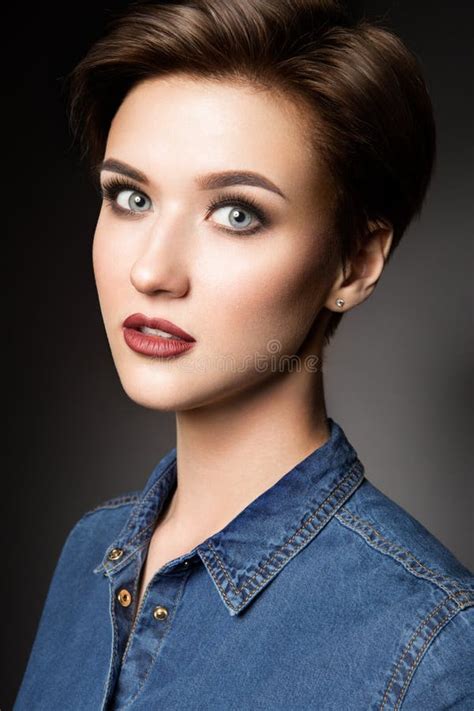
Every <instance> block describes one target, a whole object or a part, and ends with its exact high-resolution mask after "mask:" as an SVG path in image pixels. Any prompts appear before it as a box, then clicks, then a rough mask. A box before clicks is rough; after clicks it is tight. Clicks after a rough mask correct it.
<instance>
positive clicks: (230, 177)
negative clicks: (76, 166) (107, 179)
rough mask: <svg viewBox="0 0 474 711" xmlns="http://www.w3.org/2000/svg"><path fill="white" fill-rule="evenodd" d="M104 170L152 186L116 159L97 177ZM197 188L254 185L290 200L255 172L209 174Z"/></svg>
mask: <svg viewBox="0 0 474 711" xmlns="http://www.w3.org/2000/svg"><path fill="white" fill-rule="evenodd" d="M103 170H109V171H112V172H114V173H120V174H121V175H126V176H127V177H128V178H131V179H132V180H137V181H138V182H139V183H143V185H150V181H149V179H148V178H147V176H146V175H145V173H142V171H141V170H137V168H133V167H132V166H131V165H128V164H127V163H124V162H123V161H121V160H117V159H116V158H107V160H104V161H102V163H99V165H98V166H97V168H96V171H95V172H96V176H98V175H100V173H101V172H102V171H103ZM195 182H196V184H197V186H198V187H199V188H200V189H201V190H216V189H217V188H225V187H228V186H230V185H253V186H256V187H258V188H265V190H270V191H271V192H273V193H277V195H280V196H281V197H282V198H284V199H285V200H288V198H287V196H286V195H285V194H284V193H283V192H282V191H281V190H280V188H279V187H278V186H277V185H275V183H273V182H272V181H271V180H269V179H268V178H266V177H265V176H264V175H261V173H256V172H254V171H249V170H245V171H240V170H239V171H238V170H225V171H222V172H217V173H208V174H207V175H199V176H197V178H196V180H195Z"/></svg>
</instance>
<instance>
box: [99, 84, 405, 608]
mask: <svg viewBox="0 0 474 711" xmlns="http://www.w3.org/2000/svg"><path fill="white" fill-rule="evenodd" d="M301 115H302V114H301V109H299V110H297V108H296V107H295V105H294V103H292V102H291V101H290V100H288V101H286V100H284V99H283V98H282V97H281V96H277V95H276V93H275V94H272V93H269V92H263V91H256V90H255V89H254V88H253V87H251V86H249V85H245V84H236V83H235V82H230V81H229V82H224V81H222V80H221V81H219V82H217V81H204V80H196V79H193V78H191V77H189V76H183V75H181V76H167V77H163V78H154V79H151V80H147V81H146V82H143V83H141V84H139V85H137V86H135V87H134V88H133V89H132V91H131V92H130V93H129V94H128V95H127V97H126V98H125V100H124V102H123V103H122V104H121V106H120V108H119V110H118V112H117V113H116V115H115V117H114V120H113V122H112V124H111V127H110V131H109V134H108V139H107V145H106V150H105V155H104V159H110V158H113V159H115V160H119V161H122V162H124V163H126V164H128V165H129V166H132V167H133V168H135V169H138V170H140V171H141V172H142V173H144V174H145V175H146V176H147V178H148V183H149V184H148V185H145V184H143V183H141V182H137V181H132V182H133V183H134V184H136V185H137V189H138V191H139V193H138V194H139V195H140V196H143V197H144V198H145V202H144V205H143V201H142V207H141V208H140V210H141V211H140V213H139V214H137V215H134V216H127V215H118V214H116V213H115V212H114V211H113V210H112V209H111V206H110V205H109V204H106V202H103V204H102V208H101V211H100V215H99V218H98V222H97V226H96V230H95V234H94V241H93V266H94V274H95V279H96V285H97V290H98V295H99V302H100V308H101V312H102V317H103V320H104V325H105V329H106V334H107V338H108V341H109V345H110V349H111V353H112V356H113V359H114V363H115V365H116V368H117V372H118V375H119V378H120V381H121V384H122V386H123V388H124V390H125V391H126V393H127V394H128V396H129V397H130V398H131V399H132V400H134V401H135V402H136V403H138V404H140V405H142V406H144V407H147V408H150V409H153V410H162V411H172V412H174V413H175V418H176V449H177V472H178V474H177V488H176V491H175V493H174V495H173V496H172V497H171V498H170V501H169V502H168V505H167V506H166V508H165V510H164V511H163V512H162V515H161V516H160V519H159V520H158V522H157V525H156V527H155V530H154V533H153V536H152V539H151V541H150V545H149V549H148V554H147V558H146V561H145V564H144V566H143V570H142V575H141V581H140V590H139V596H138V601H137V602H138V603H140V602H141V600H142V597H143V594H144V591H145V590H146V587H147V585H148V583H149V582H150V580H151V579H152V578H153V576H154V575H155V573H156V572H157V570H159V569H160V568H161V567H162V566H163V565H164V564H165V563H166V562H168V561H169V560H172V559H174V558H176V557H178V556H180V555H183V554H184V553H186V552H188V551H189V550H191V549H192V548H194V547H195V546H196V545H197V544H199V543H200V542H202V541H203V540H205V539H206V538H208V537H209V536H211V535H213V534H214V533H216V532H217V531H219V530H221V529H222V528H224V527H225V526H226V524H227V523H229V522H230V521H231V520H232V519H233V518H235V516H237V514H238V513H239V512H240V511H242V510H243V509H244V508H245V507H246V506H248V504H249V503H251V502H252V501H253V500H254V499H256V498H257V497H258V496H259V495H260V494H262V493H263V492H264V491H266V490H267V489H269V488H270V487H271V486H272V485H273V484H275V483H276V482H277V481H278V480H279V479H280V478H281V477H282V476H283V475H284V474H285V473H287V472H288V471H289V470H290V469H291V468H293V467H294V466H295V465H296V464H297V463H298V462H300V461H301V460H302V459H304V458H305V457H306V456H307V455H309V454H310V453H311V452H312V451H314V450H315V449H316V448H317V447H319V446H321V445H322V444H324V443H325V442H326V441H327V439H328V438H329V431H328V428H327V424H326V417H327V413H326V406H325V399H324V387H323V377H322V372H321V370H320V368H312V369H311V368H307V367H304V364H305V363H306V362H307V361H306V360H305V358H306V357H307V356H309V355H312V356H316V357H321V356H322V349H323V332H324V327H325V325H326V324H327V320H328V318H329V316H330V315H331V312H334V311H341V310H343V311H348V310H350V309H351V308H354V307H355V306H357V305H358V304H361V303H362V302H363V301H365V300H366V299H367V298H368V297H369V296H370V294H371V293H372V292H373V290H374V288H375V286H376V283H377V281H378V279H379V277H380V275H381V273H382V270H383V268H384V264H385V261H386V258H387V255H388V252H389V249H390V244H391V241H392V235H393V233H392V230H391V228H390V226H389V225H381V226H378V227H377V228H374V227H372V234H371V237H370V239H369V240H368V241H367V243H366V244H365V245H364V247H363V248H361V250H360V251H359V253H358V254H357V255H355V257H354V258H353V259H352V260H351V263H350V265H349V269H347V268H346V277H345V276H344V274H343V271H342V263H340V261H339V260H338V259H337V255H336V256H334V255H333V253H332V252H330V251H329V250H328V244H329V239H330V235H331V229H332V222H331V218H332V212H331V208H332V206H333V187H332V186H331V184H330V181H329V180H328V176H327V175H326V172H325V171H324V168H323V166H322V165H320V164H319V163H318V161H317V156H315V155H314V154H313V153H312V151H311V150H310V147H309V145H308V142H307V135H308V134H307V130H305V126H304V124H303V120H302V119H301ZM228 170H239V171H243V170H245V171H255V172H257V173H259V174H261V175H263V176H265V177H266V178H268V179H269V180H270V181H272V183H273V184H274V185H276V186H277V187H278V189H279V190H281V192H282V193H283V194H284V196H285V197H282V196H281V195H279V194H277V193H275V192H273V191H270V190H267V189H265V188H263V187H260V186H259V187H257V186H250V185H238V186H235V187H226V188H221V189H220V190H215V189H210V190H203V189H200V188H199V187H198V186H197V185H196V183H195V179H196V177H197V176H201V175H205V174H208V173H211V172H220V171H228ZM115 172H116V171H114V172H112V171H111V170H103V171H102V172H101V182H102V183H104V182H105V181H106V180H107V179H110V178H113V177H114V173H115ZM115 177H116V176H115ZM236 191H237V192H238V193H240V194H244V195H245V196H248V197H250V198H253V199H254V201H255V202H256V203H257V204H258V206H259V207H260V208H261V209H262V210H263V211H264V213H265V214H266V215H267V218H268V224H267V225H266V226H265V227H264V228H263V229H260V231H257V232H255V233H254V234H253V235H246V236H244V235H241V234H239V230H240V229H241V228H240V227H239V223H236V222H235V221H232V219H231V217H230V215H231V213H232V211H233V209H235V208H233V207H232V206H228V205H227V206H224V207H217V208H214V210H213V212H211V213H208V212H207V210H206V207H207V204H208V201H209V199H211V198H215V197H216V194H217V193H218V192H219V194H224V195H232V194H233V193H235V192H236ZM132 196H134V193H133V192H132V191H130V190H128V191H127V190H122V192H121V193H120V195H119V196H118V197H117V199H116V202H118V203H119V206H120V207H123V208H124V209H127V208H128V209H130V207H132V208H134V205H135V204H136V203H132V201H131V200H130V198H131V197H132ZM237 208H238V209H239V210H243V215H241V217H244V218H245V226H246V227H247V228H248V225H250V227H256V226H258V225H259V219H258V217H257V216H256V215H255V214H253V213H252V212H251V211H250V212H249V210H248V209H247V208H243V207H239V206H237ZM224 229H227V230H229V231H227V232H226V231H224ZM339 297H342V298H343V299H344V300H345V305H344V307H343V308H342V309H340V308H339V307H338V306H337V305H336V299H337V298H339ZM135 312H141V313H143V314H146V315H148V316H157V317H162V318H166V319H168V320H169V321H172V322H173V323H175V324H176V325H178V326H179V327H181V328H183V329H184V330H185V331H187V332H188V333H190V334H191V335H192V336H193V337H194V338H195V339H196V343H195V344H194V347H193V349H192V350H191V351H189V352H188V353H185V354H184V355H181V356H180V357H179V358H171V359H164V358H158V359H156V358H150V357H148V356H144V355H141V354H137V353H135V352H134V351H132V350H131V349H130V348H129V347H128V345H127V344H126V343H125V341H124V339H123V335H122V323H123V320H124V319H125V318H126V317H127V316H128V315H130V314H132V313H135ZM275 342H276V343H277V345H278V351H277V354H276V356H277V361H276V362H277V363H278V358H279V357H281V356H282V355H290V356H291V355H296V356H297V357H298V358H299V360H300V362H301V364H302V367H300V368H299V369H298V368H294V367H293V368H291V369H289V370H288V371H287V372H281V370H280V369H279V368H278V367H272V366H271V364H270V363H271V361H270V359H271V355H272V353H273V354H274V351H270V352H269V348H268V344H269V343H272V344H273V345H274V344H275ZM256 355H258V356H260V363H261V362H262V361H263V362H266V363H267V364H268V367H267V369H265V368H262V367H261V365H260V366H258V367H256V360H255V356H256ZM218 357H221V359H223V360H224V361H225V362H231V363H234V364H235V365H234V367H231V366H229V367H227V368H218V367H216V365H215V363H217V362H218V361H217V358H218ZM226 358H227V361H226V360H225V359H226ZM197 362H199V363H201V367H196V363H197ZM221 362H222V361H221ZM272 362H273V363H275V354H274V355H273V361H272ZM314 362H317V361H316V360H315V359H313V363H314ZM202 364H204V367H202Z"/></svg>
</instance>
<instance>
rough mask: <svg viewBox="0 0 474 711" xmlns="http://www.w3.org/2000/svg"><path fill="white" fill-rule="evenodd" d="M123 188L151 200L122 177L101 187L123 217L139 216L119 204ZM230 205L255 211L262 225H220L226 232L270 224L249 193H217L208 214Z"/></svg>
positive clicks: (244, 232) (245, 232)
mask: <svg viewBox="0 0 474 711" xmlns="http://www.w3.org/2000/svg"><path fill="white" fill-rule="evenodd" d="M123 190H133V192H137V193H140V194H141V195H144V196H145V197H146V198H147V200H150V198H149V197H148V196H147V195H146V193H144V192H143V191H142V190H141V189H140V188H138V187H137V186H136V185H134V184H133V183H131V182H129V181H127V180H122V179H120V178H111V179H110V180H108V181H106V182H104V183H103V185H102V186H100V189H99V191H100V194H101V196H102V198H103V199H104V200H105V201H106V202H107V203H108V204H109V205H110V207H111V208H112V210H113V211H114V212H115V213H116V214H118V215H120V216H121V217H123V216H128V217H131V218H132V219H134V218H136V217H139V216H140V213H139V212H136V211H135V210H125V209H124V208H122V207H118V206H117V203H116V199H117V196H118V195H119V193H120V192H122V191H123ZM228 206H232V207H242V208H243V209H245V210H248V211H249V212H251V213H253V215H254V216H255V217H257V218H258V220H259V222H260V225H258V226H257V227H253V228H252V229H248V230H232V229H228V228H226V227H222V225H220V226H218V229H221V230H223V231H224V232H228V233H230V234H232V235H244V236H245V235H253V234H255V233H256V232H259V231H260V230H262V229H263V228H265V227H266V226H267V225H268V224H269V219H268V218H267V216H266V214H265V212H264V211H263V210H262V209H261V208H260V207H259V206H258V205H257V203H256V202H255V201H254V200H253V198H250V197H247V195H244V194H242V193H239V192H236V193H233V194H231V195H229V194H222V193H221V194H219V195H217V197H216V198H213V199H212V200H211V201H210V202H209V203H208V205H207V207H206V216H209V214H210V213H212V212H214V210H216V209H217V208H218V207H228Z"/></svg>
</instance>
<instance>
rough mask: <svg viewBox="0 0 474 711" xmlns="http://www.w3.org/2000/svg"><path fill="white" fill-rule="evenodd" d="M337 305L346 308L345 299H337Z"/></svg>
mask: <svg viewBox="0 0 474 711" xmlns="http://www.w3.org/2000/svg"><path fill="white" fill-rule="evenodd" d="M336 304H337V306H344V304H345V301H344V299H336Z"/></svg>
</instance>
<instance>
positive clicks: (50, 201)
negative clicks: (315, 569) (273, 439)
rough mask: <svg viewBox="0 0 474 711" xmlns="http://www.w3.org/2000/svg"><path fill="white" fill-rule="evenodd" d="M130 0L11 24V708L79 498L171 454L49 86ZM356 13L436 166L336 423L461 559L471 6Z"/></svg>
mask: <svg viewBox="0 0 474 711" xmlns="http://www.w3.org/2000/svg"><path fill="white" fill-rule="evenodd" d="M124 4H125V5H127V3H123V2H120V3H119V2H110V3H107V4H104V3H100V2H93V3H89V4H87V3H81V5H78V6H77V7H74V6H72V5H70V4H69V3H64V4H62V5H61V4H60V5H58V6H57V8H53V6H51V5H50V6H46V7H45V5H40V6H38V7H37V9H36V10H31V9H28V13H29V14H27V13H25V17H23V18H21V17H18V15H17V14H13V15H12V17H11V18H8V17H6V19H5V24H4V35H5V36H6V39H7V40H8V44H7V56H6V58H5V59H4V65H3V68H4V72H3V75H4V76H3V78H4V85H5V83H6V84H7V89H6V92H7V96H6V105H7V107H8V111H7V112H6V113H7V118H8V120H9V123H8V126H7V128H6V130H5V132H4V134H3V139H4V153H6V155H7V160H8V159H10V160H8V163H7V170H6V171H4V172H5V173H6V176H5V177H6V178H7V180H8V182H7V184H6V189H5V190H4V191H3V196H4V213H3V214H4V215H5V217H6V222H7V224H8V229H7V237H6V239H5V240H4V252H6V255H5V254H4V259H5V257H6V259H5V262H6V267H7V269H6V278H7V285H6V290H5V292H4V296H6V297H7V299H6V307H5V310H4V313H3V315H4V316H7V317H8V318H7V324H8V325H7V337H6V339H5V340H4V344H5V345H6V346H7V349H6V350H7V361H6V363H7V365H6V369H5V370H4V381H5V383H6V397H5V400H4V402H5V404H6V410H7V413H6V414H7V419H6V421H7V436H6V446H5V447H4V453H5V454H6V458H5V460H6V461H5V466H4V469H3V471H4V476H3V485H4V487H5V489H6V496H4V497H2V503H3V504H4V506H3V508H4V512H3V515H2V523H3V524H4V525H5V530H4V531H3V534H2V541H3V543H4V545H3V561H4V562H3V576H2V578H3V584H2V593H3V594H4V596H5V601H4V602H3V605H2V611H3V616H2V617H3V619H2V642H3V647H4V649H3V652H4V657H5V658H4V661H3V662H2V665H1V668H2V674H3V677H4V678H3V681H2V684H1V692H0V705H1V708H2V711H6V709H8V708H11V705H12V703H13V699H14V696H15V694H16V690H17V688H18V685H19V683H20V680H21V677H22V674H23V671H24V667H25V665H26V662H27V658H28V654H29V651H30V648H31V644H32V642H33V639H34V634H35V632H36V627H37V624H38V621H39V615H40V613H41V610H42V607H43V604H44V600H45V596H46V592H47V589H48V585H49V581H50V579H51V575H52V573H53V570H54V566H55V564H56V561H57V558H58V556H59V553H60V550H61V547H62V545H63V543H64V541H65V538H66V536H67V533H68V532H69V530H70V529H71V527H72V526H73V524H74V523H75V522H76V521H77V520H78V518H80V516H81V515H82V514H83V513H84V512H85V511H86V510H88V509H89V508H92V507H93V506H95V505H96V504H98V503H100V502H101V501H103V500H104V499H107V498H110V497H111V496H114V495H117V494H121V493H123V492H125V491H128V490H131V489H137V488H141V487H142V486H143V485H144V483H145V481H146V479H147V478H148V476H149V474H150V472H151V470H152V468H153V467H154V466H155V464H156V463H157V461H158V460H159V459H160V458H161V457H162V455H163V454H164V453H165V452H166V451H168V449H169V448H170V447H172V446H174V435H175V430H174V418H173V415H170V414H162V413H153V412H152V411H150V410H148V409H144V408H141V407H140V406H138V405H136V404H135V403H133V402H132V401H130V400H129V399H128V397H127V395H126V394H125V393H124V391H123V390H122V387H121V385H120V382H119V379H118V376H117V373H116V370H115V366H114V364H113V361H112V357H111V354H110V351H109V348H108V344H107V340H106V336H105V331H104V328H103V325H102V321H101V316H100V311H99V305H98V300H97V295H96V291H95V285H94V278H93V272H92V261H91V243H92V235H93V231H94V227H95V221H96V219H97V216H98V211H99V199H98V197H97V196H96V194H95V193H94V191H93V189H92V187H91V185H90V183H89V182H88V180H87V177H86V173H85V170H84V167H83V166H82V165H81V164H80V162H79V158H78V153H77V150H76V149H75V148H74V147H73V146H72V145H71V136H70V134H69V133H68V128H67V124H66V117H65V107H64V100H63V98H62V96H61V93H60V82H61V77H62V76H64V75H65V74H66V73H67V72H69V71H70V69H71V68H72V66H74V64H75V63H76V62H77V61H78V60H79V59H80V58H81V56H83V54H84V52H85V51H86V50H87V48H88V47H89V45H90V43H91V42H92V41H93V40H94V39H95V38H96V37H97V36H99V35H100V33H101V32H102V28H103V26H104V22H105V20H106V19H107V17H108V14H109V10H111V9H112V10H114V9H115V8H118V7H121V6H123V5H124ZM351 5H352V6H353V7H354V8H357V7H359V6H362V4H361V3H359V2H357V3H351ZM363 7H365V12H366V14H367V15H368V16H370V17H373V16H375V15H378V16H380V15H383V16H384V18H385V22H386V24H387V25H388V26H389V27H391V28H392V29H394V30H395V31H396V32H397V33H398V34H399V35H400V36H401V37H402V39H404V40H405V42H406V43H407V44H408V46H409V47H410V48H411V49H412V50H413V51H415V53H416V54H417V56H418V58H419V60H420V62H421V64H422V67H423V69H424V72H425V76H426V79H427V82H428V86H429V90H430V94H431V97H432V100H433V103H434V108H435V114H436V121H437V127H438V150H439V157H438V163H437V168H436V172H435V175H434V179H433V183H432V186H431V188H430V191H429V194H428V199H427V202H426V204H425V208H424V212H423V214H422V217H421V219H419V220H418V221H417V222H416V223H414V224H413V225H412V226H411V227H410V229H409V230H408V232H407V233H406V234H405V236H404V238H403V240H402V243H401V244H400V246H399V248H398V250H397V252H396V253H395V255H394V257H393V260H392V261H391V262H390V263H389V265H388V266H387V268H386V271H385V273H384V274H383V276H382V278H381V280H380V282H379V284H378V286H377V289H376V292H375V293H374V294H373V296H372V297H371V298H370V299H369V300H368V301H367V302H366V303H365V304H363V305H362V306H361V307H359V308H356V309H354V310H352V311H351V313H350V314H349V315H348V316H346V317H345V320H344V319H343V321H342V323H341V325H340V328H339V332H338V333H337V335H336V338H335V341H334V343H333V344H332V345H331V346H330V348H329V350H328V352H327V366H326V394H327V405H328V414H329V415H330V416H332V417H333V418H334V419H336V421H338V422H339V423H340V424H341V425H342V426H343V428H344V430H345V431H346V433H347V435H348V436H349V439H350V440H351V441H352V443H353V444H354V446H355V447H356V449H357V451H358V453H359V456H360V458H361V459H362V461H363V463H364V464H365V466H366V472H367V476H368V478H369V479H370V480H371V481H372V482H373V483H374V484H375V485H376V486H378V487H379V488H381V489H382V490H383V491H384V492H385V493H386V494H388V495H389V496H390V497H391V498H393V499H394V500H395V501H397V502H398V503H400V504H401V505H402V506H404V507H405V508H406V509H407V510H408V511H409V512H410V513H412V514H413V515H414V516H415V517H416V518H418V520H419V521H421V522H422V523H423V524H424V525H425V526H426V527H427V528H428V529H429V530H430V531H432V532H433V533H434V534H435V535H436V536H437V537H438V538H439V539H440V540H441V541H442V542H443V543H444V544H445V545H446V546H447V547H448V548H449V549H451V551H453V553H454V554H455V555H456V556H457V557H458V558H459V559H460V560H461V561H462V562H463V563H464V564H465V565H467V566H468V567H469V568H470V569H471V570H472V569H473V568H474V551H473V547H472V528H471V523H470V513H471V511H472V475H471V472H472V437H473V434H472V408H471V402H472V395H473V393H472V387H471V385H472V380H471V373H472V368H471V365H472V356H473V343H472V327H473V323H472V301H471V299H470V297H471V293H470V290H472V283H473V279H472V269H473V261H472V249H471V244H472V227H473V225H472V210H471V203H470V199H469V198H470V195H469V191H471V193H472V188H473V185H472V183H473V180H472V174H473V170H472V167H473V160H472V145H473V135H472V134H473V132H472V126H473V125H474V117H473V110H472V88H471V87H472V66H473V58H472V34H471V31H472V26H473V19H474V17H473V16H474V12H473V9H472V6H471V5H470V4H469V3H467V2H466V3H462V2H459V1H454V2H450V3H441V2H440V3H433V2H420V1H418V2H416V3H412V2H409V1H408V0H404V1H399V2H394V1H392V2H388V1H383V0H380V1H378V2H376V1H371V2H365V3H364V5H363ZM10 12H12V13H14V9H13V10H10ZM32 12H35V13H36V14H35V15H32V14H31V13H32ZM6 201H8V202H6ZM5 544H6V545H5ZM52 711H53V710H52ZM54 711H56V710H54Z"/></svg>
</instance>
